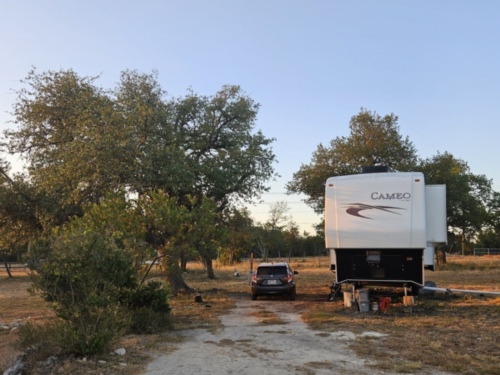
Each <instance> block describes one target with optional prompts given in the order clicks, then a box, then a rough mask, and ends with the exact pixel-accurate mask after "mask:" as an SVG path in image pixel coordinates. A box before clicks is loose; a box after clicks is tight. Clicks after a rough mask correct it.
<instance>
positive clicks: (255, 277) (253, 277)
mask: <svg viewBox="0 0 500 375" xmlns="http://www.w3.org/2000/svg"><path fill="white" fill-rule="evenodd" d="M252 283H257V275H256V274H255V273H253V274H252Z"/></svg>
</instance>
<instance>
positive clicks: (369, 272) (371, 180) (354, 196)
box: [325, 167, 447, 294]
mask: <svg viewBox="0 0 500 375" xmlns="http://www.w3.org/2000/svg"><path fill="white" fill-rule="evenodd" d="M363 171H364V172H365V171H368V173H366V172H365V173H361V174H357V175H349V176H338V177H331V178H329V179H328V180H327V182H326V196H325V197H326V200H325V201H326V202H325V239H326V248H327V249H329V250H330V259H331V261H330V264H331V266H330V269H331V270H332V271H333V272H334V273H335V275H336V281H335V283H334V286H335V285H336V286H340V285H341V284H343V283H351V284H354V285H355V286H356V287H361V286H363V285H384V286H394V287H399V286H405V287H406V286H408V287H411V289H412V293H413V294H417V293H418V290H419V288H420V287H422V286H423V285H424V268H427V269H432V270H434V247H435V246H437V245H440V244H445V243H446V242H447V224H446V186H445V185H428V186H426V185H425V181H424V175H423V174H422V173H420V172H388V168H387V167H368V168H364V169H363ZM379 171H380V172H379Z"/></svg>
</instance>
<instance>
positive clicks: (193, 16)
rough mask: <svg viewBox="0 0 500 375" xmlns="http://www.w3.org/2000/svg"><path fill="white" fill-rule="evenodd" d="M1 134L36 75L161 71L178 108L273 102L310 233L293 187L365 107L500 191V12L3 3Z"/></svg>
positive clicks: (436, 7) (286, 165)
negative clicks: (218, 101) (181, 100)
mask: <svg viewBox="0 0 500 375" xmlns="http://www.w3.org/2000/svg"><path fill="white" fill-rule="evenodd" d="M0 41H1V43H0V48H1V56H2V57H1V59H0V128H1V129H5V128H8V127H9V126H11V125H9V124H8V123H7V121H8V120H9V119H10V116H9V115H8V114H7V113H6V112H8V111H9V110H10V109H11V107H12V103H13V101H14V99H15V95H14V94H13V93H12V92H11V89H16V88H19V87H20V83H19V80H20V79H22V78H24V77H25V76H26V73H27V72H28V71H29V70H30V68H31V66H35V67H36V68H37V70H39V71H43V70H48V69H51V70H58V69H61V68H62V69H69V68H71V69H73V70H75V71H76V72H78V73H79V74H80V75H82V76H85V75H98V74H100V75H101V77H102V78H101V79H100V81H99V82H100V83H101V84H102V85H103V86H104V87H112V86H114V84H115V83H116V82H117V81H118V78H119V73H120V71H122V70H124V69H137V70H139V71H142V72H150V71H151V70H153V69H157V70H158V71H159V79H160V81H161V83H162V85H163V87H164V88H165V89H166V90H167V91H168V92H169V94H171V95H173V96H179V95H182V94H185V93H186V90H187V89H188V88H189V87H192V88H193V89H194V91H195V92H197V93H199V94H205V95H211V94H213V93H215V92H216V91H217V90H218V89H219V88H220V87H221V86H222V85H223V84H237V85H240V86H241V87H242V88H243V89H244V90H245V91H246V92H247V93H248V94H249V95H250V96H251V97H252V98H253V99H255V100H256V101H257V102H259V103H261V105H262V107H261V110H260V112H259V117H258V123H257V127H258V128H259V129H261V130H262V131H263V133H264V134H265V135H266V136H268V137H275V138H276V142H275V143H274V151H275V153H276V155H277V157H278V160H279V163H278V164H276V166H275V167H276V171H277V172H278V173H279V174H280V175H281V176H282V177H281V178H279V179H278V180H277V181H274V182H271V183H270V186H271V187H272V189H271V193H270V194H266V195H264V196H263V199H264V201H265V203H263V204H260V205H256V206H253V207H250V208H251V210H252V212H253V213H254V216H255V218H256V219H258V220H262V221H264V220H265V219H266V218H267V214H268V209H269V203H271V202H276V201H282V200H286V201H287V202H288V204H289V207H290V208H291V211H290V214H292V215H293V218H294V220H295V221H296V222H297V223H299V224H300V225H301V227H302V229H305V230H308V231H310V232H312V229H311V228H310V225H311V224H312V223H315V222H318V221H319V220H320V219H319V218H318V217H317V216H316V215H314V214H312V212H311V210H309V209H308V208H307V207H306V206H305V205H304V204H302V203H300V200H301V198H303V197H300V196H286V195H284V192H285V188H284V185H285V183H286V182H288V181H290V180H291V178H292V174H293V173H294V172H296V171H297V170H298V169H299V167H300V165H301V164H303V163H305V164H306V163H309V161H310V159H311V155H312V153H313V151H314V150H315V149H316V148H317V146H318V144H319V143H324V144H325V143H328V142H329V141H330V140H331V139H333V138H335V137H337V136H342V135H347V134H348V131H349V129H348V125H349V120H350V118H351V116H353V115H355V114H356V113H358V112H359V109H360V108H361V107H364V108H367V109H369V110H372V111H376V112H378V113H379V114H380V115H385V114H388V113H391V112H392V113H395V114H396V115H398V116H399V125H400V130H401V133H402V134H403V135H404V136H409V137H410V140H411V141H413V143H414V144H415V146H416V148H417V150H418V151H419V154H420V155H421V156H422V157H429V156H432V155H435V154H436V153H437V151H441V152H444V151H448V152H451V153H452V154H453V155H454V156H455V157H458V158H461V159H463V160H465V161H467V162H468V163H469V165H470V167H471V169H472V171H473V172H474V173H476V174H485V175H486V176H487V177H489V178H491V179H493V180H494V186H495V188H496V190H500V168H499V167H498V164H499V159H500V147H499V138H500V130H499V118H500V111H499V104H500V93H499V90H500V1H497V0H482V1H460V0H440V1H435V0H420V1H402V0H391V1H383V0H380V1H374V0H363V1H361V0H360V1H351V0H349V1H348V0H344V1H335V0H315V1H305V0H304V1H295V0H247V1H237V0H197V1H190V0H183V1H181V0H176V1H172V0H171V1H168V0H164V1H147V0H143V1H140V2H139V1H119V2H118V1H106V0H99V1H94V0H90V1H89V0H87V1H78V2H77V1H65V0H59V1H49V0H40V1H34V0H33V1H11V0H0Z"/></svg>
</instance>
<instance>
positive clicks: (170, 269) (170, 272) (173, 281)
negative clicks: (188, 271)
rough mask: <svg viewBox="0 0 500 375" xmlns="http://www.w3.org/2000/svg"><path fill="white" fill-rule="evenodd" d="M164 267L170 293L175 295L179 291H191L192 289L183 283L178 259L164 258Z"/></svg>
mask: <svg viewBox="0 0 500 375" xmlns="http://www.w3.org/2000/svg"><path fill="white" fill-rule="evenodd" d="M163 264H164V266H165V272H166V275H165V278H166V280H167V281H168V283H169V284H170V288H171V289H172V293H174V294H177V293H178V292H180V291H191V290H192V289H191V288H190V287H189V286H188V285H187V284H186V283H185V281H184V279H183V278H182V271H181V268H180V267H179V259H178V258H177V259H172V258H170V259H169V258H165V260H164V261H163Z"/></svg>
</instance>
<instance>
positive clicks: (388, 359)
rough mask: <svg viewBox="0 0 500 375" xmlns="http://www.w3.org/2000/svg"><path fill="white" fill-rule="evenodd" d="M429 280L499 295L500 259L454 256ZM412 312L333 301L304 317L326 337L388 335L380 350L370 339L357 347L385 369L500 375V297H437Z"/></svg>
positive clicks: (397, 306) (421, 300)
mask: <svg viewBox="0 0 500 375" xmlns="http://www.w3.org/2000/svg"><path fill="white" fill-rule="evenodd" d="M426 278H427V279H432V280H433V281H435V282H436V283H437V285H438V286H441V287H450V288H456V289H473V290H497V291H500V257H482V258H472V257H466V258H463V257H451V258H449V264H447V265H446V266H445V267H443V268H442V269H441V270H438V271H437V272H434V273H432V272H428V273H427V274H426ZM396 302H398V301H396ZM413 310H414V313H413V314H405V313H404V312H403V308H402V305H401V303H396V304H393V306H391V308H390V310H389V311H388V312H387V313H382V312H370V313H358V312H354V311H352V310H349V309H345V308H343V305H342V303H341V302H334V303H331V304H317V305H316V306H315V307H314V309H309V311H308V312H306V313H304V314H303V318H304V320H305V321H306V322H307V323H308V324H309V325H310V326H311V327H312V328H314V329H318V330H322V331H325V332H328V331H331V332H333V331H337V330H348V331H352V332H355V333H359V332H362V331H378V332H381V333H385V334H388V336H387V337H385V338H382V339H377V343H376V345H374V343H373V340H367V339H366V338H359V339H358V340H356V341H355V342H354V343H353V344H352V348H353V349H354V350H355V351H356V352H357V353H358V354H359V355H361V356H363V357H365V358H370V359H372V360H374V361H376V365H375V367H377V368H380V369H385V370H391V371H395V372H400V373H413V372H415V371H416V370H418V369H421V368H423V367H424V366H429V367H435V368H439V369H441V370H445V371H450V372H456V373H464V374H500V298H489V297H480V296H478V295H473V296H471V295H455V296H451V297H447V296H445V295H444V294H441V295H438V294H436V295H435V296H434V297H430V298H426V299H424V298H423V297H421V298H419V304H418V306H416V307H415V308H414V309H413Z"/></svg>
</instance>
